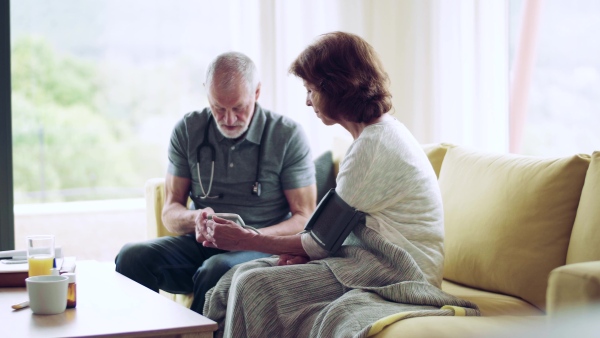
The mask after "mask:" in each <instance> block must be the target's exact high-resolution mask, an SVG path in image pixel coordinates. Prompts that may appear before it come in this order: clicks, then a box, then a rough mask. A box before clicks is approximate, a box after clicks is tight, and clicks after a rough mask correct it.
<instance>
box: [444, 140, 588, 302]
mask: <svg viewBox="0 0 600 338" xmlns="http://www.w3.org/2000/svg"><path fill="white" fill-rule="evenodd" d="M588 166H589V156H587V157H586V156H571V157H566V158H552V159H551V158H538V157H530V156H521V155H514V154H491V153H482V152H477V151H474V150H470V149H467V148H464V147H453V148H449V149H448V151H447V153H446V156H445V158H444V164H443V166H442V168H441V171H440V177H439V184H440V189H441V192H442V200H443V202H444V217H445V229H446V237H445V243H444V245H445V251H446V253H445V257H446V258H445V264H444V278H445V279H448V280H450V281H455V282H457V283H460V284H464V285H467V286H471V287H475V288H478V289H482V290H486V291H491V292H498V293H503V294H507V295H512V296H516V297H520V298H522V299H524V300H526V301H528V302H530V303H532V304H533V305H535V306H537V307H538V308H540V309H544V307H545V296H546V287H547V281H548V275H549V273H550V271H552V269H554V268H556V267H558V266H561V265H564V264H565V260H566V255H567V247H568V243H569V237H570V234H571V229H572V227H573V222H574V220H575V213H576V211H577V205H578V202H579V197H580V195H581V189H582V187H583V182H584V178H585V173H586V170H587V168H588Z"/></svg>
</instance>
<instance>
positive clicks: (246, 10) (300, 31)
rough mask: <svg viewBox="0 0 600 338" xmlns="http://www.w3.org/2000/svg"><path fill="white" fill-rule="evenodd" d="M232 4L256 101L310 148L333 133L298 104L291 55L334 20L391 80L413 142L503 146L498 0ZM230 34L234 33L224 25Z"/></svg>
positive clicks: (502, 34) (337, 130)
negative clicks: (290, 124) (365, 46)
mask: <svg viewBox="0 0 600 338" xmlns="http://www.w3.org/2000/svg"><path fill="white" fill-rule="evenodd" d="M232 4H233V5H232V6H233V7H237V8H238V9H240V14H239V16H238V18H239V20H234V21H236V22H237V25H238V27H237V28H238V29H231V30H230V31H231V32H242V33H243V36H245V38H240V37H235V38H233V39H234V41H235V43H234V44H233V47H234V48H235V49H238V50H241V51H244V52H246V53H248V54H249V55H250V56H251V57H253V58H254V59H255V60H256V62H257V64H258V66H259V69H260V71H261V76H262V84H263V87H262V88H263V90H262V94H261V95H262V96H261V98H260V99H259V102H260V103H261V104H262V105H263V106H265V107H267V108H270V109H273V110H274V111H276V112H279V113H281V114H284V115H288V116H290V117H292V118H293V119H295V120H297V121H299V122H300V123H301V124H302V125H303V127H304V129H305V131H306V133H307V135H308V136H309V138H310V139H311V146H312V149H313V155H314V156H317V155H319V154H320V153H322V152H323V151H325V150H327V149H329V148H330V146H331V142H332V140H333V138H334V137H341V138H345V139H350V136H349V134H348V133H347V132H346V131H345V130H343V129H342V128H341V127H339V126H334V127H326V126H324V125H323V124H322V123H321V122H320V120H318V119H317V118H316V117H315V116H314V113H313V111H312V108H310V107H306V106H305V104H304V102H305V91H304V88H303V86H302V82H301V81H300V80H299V79H297V78H295V77H293V76H291V75H288V73H287V71H288V68H289V65H290V64H291V62H292V61H293V60H294V58H295V57H296V56H297V55H298V54H299V53H300V51H302V49H303V48H304V47H306V45H308V44H309V43H311V42H312V41H313V40H314V39H315V38H316V37H317V36H318V35H319V34H323V33H326V32H330V31H335V30H342V31H347V32H352V33H355V34H358V35H360V36H362V37H364V38H365V39H366V40H367V41H369V43H371V44H372V45H373V47H374V48H375V49H376V50H377V52H378V53H379V55H380V57H381V59H382V61H383V63H384V65H385V67H386V70H387V71H388V73H389V75H390V78H391V83H392V87H391V89H392V95H393V104H394V111H393V114H394V116H395V117H396V118H398V119H399V120H400V121H401V122H403V123H404V124H405V125H406V126H407V127H408V128H409V129H410V130H411V131H412V133H413V134H414V135H415V137H416V138H417V140H418V141H419V142H421V143H431V142H450V143H454V144H460V145H465V146H471V147H476V148H481V149H484V150H491V151H502V152H504V151H507V149H508V49H507V48H508V47H507V46H508V44H507V8H506V5H505V1H502V0H487V1H484V0H452V1H445V0H400V1H394V0H378V1H367V0H287V1H276V0H263V1H257V2H249V1H243V0H238V1H237V2H233V3H232ZM232 34H233V33H232Z"/></svg>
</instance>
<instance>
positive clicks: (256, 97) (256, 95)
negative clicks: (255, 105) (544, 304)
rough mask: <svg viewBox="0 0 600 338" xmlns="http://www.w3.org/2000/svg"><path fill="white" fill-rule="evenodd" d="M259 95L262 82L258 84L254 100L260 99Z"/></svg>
mask: <svg viewBox="0 0 600 338" xmlns="http://www.w3.org/2000/svg"><path fill="white" fill-rule="evenodd" d="M259 96H260V82H259V83H258V84H257V85H256V93H254V100H256V101H258V97H259Z"/></svg>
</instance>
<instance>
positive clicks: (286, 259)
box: [277, 254, 310, 265]
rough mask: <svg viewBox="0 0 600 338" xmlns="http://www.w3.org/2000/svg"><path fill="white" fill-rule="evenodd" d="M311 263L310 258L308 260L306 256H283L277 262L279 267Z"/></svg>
mask: <svg viewBox="0 0 600 338" xmlns="http://www.w3.org/2000/svg"><path fill="white" fill-rule="evenodd" d="M309 261H310V258H308V257H306V256H296V255H288V254H282V255H279V260H278V261H277V265H294V264H306V263H308V262H309Z"/></svg>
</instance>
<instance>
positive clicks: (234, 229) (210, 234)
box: [200, 215, 257, 251]
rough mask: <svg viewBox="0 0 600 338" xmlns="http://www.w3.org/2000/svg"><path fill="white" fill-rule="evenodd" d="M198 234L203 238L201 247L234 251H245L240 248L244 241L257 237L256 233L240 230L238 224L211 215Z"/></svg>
mask: <svg viewBox="0 0 600 338" xmlns="http://www.w3.org/2000/svg"><path fill="white" fill-rule="evenodd" d="M200 234H201V235H202V236H203V237H204V239H205V240H204V242H202V245H204V246H205V247H208V248H218V249H222V250H229V251H236V250H245V249H247V248H244V247H243V246H242V244H243V241H244V239H247V238H250V237H253V236H257V233H256V232H254V231H252V230H248V229H244V228H242V227H241V226H240V225H239V224H237V223H235V222H233V221H230V220H226V219H224V218H221V217H218V216H215V215H213V217H212V220H207V221H206V222H205V226H204V227H201V231H200Z"/></svg>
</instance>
